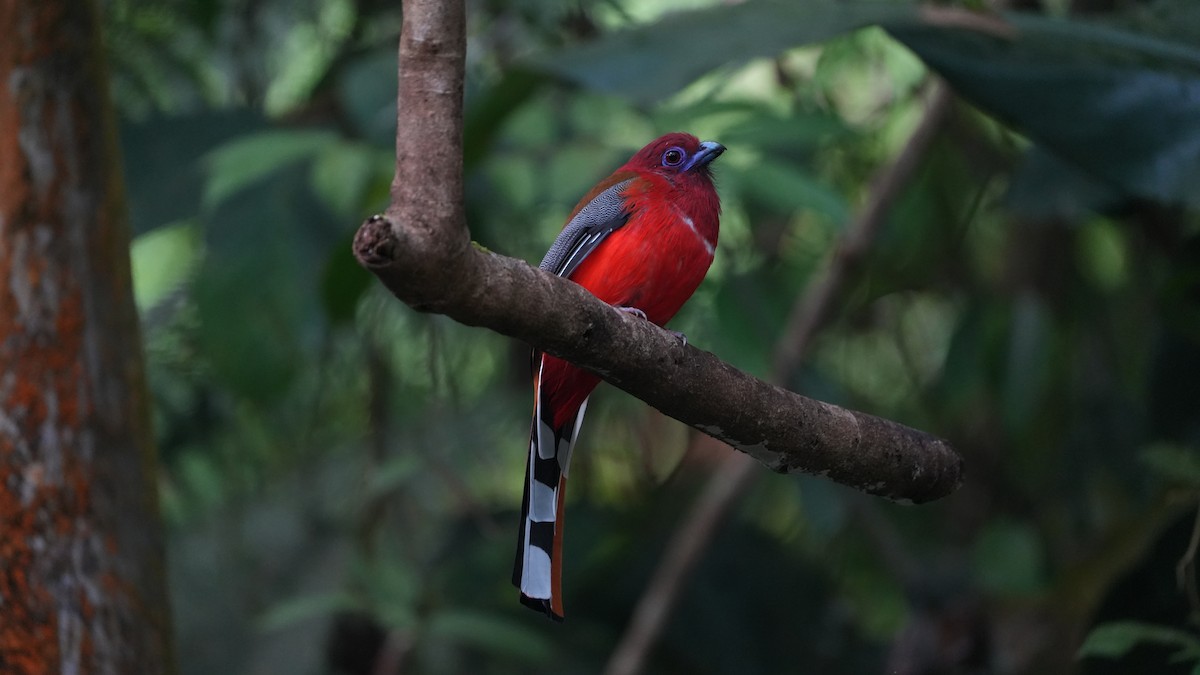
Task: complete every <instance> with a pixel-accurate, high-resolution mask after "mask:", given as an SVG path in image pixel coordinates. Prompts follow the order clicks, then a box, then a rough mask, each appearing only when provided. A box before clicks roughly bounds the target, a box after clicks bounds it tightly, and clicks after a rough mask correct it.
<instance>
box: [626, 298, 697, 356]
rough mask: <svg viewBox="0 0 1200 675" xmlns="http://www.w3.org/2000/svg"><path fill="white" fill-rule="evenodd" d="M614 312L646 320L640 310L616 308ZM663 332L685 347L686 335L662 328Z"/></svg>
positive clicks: (644, 314) (635, 308)
mask: <svg viewBox="0 0 1200 675" xmlns="http://www.w3.org/2000/svg"><path fill="white" fill-rule="evenodd" d="M616 310H617V311H618V312H625V313H626V314H632V315H634V316H636V317H638V318H639V319H645V318H646V313H645V312H643V311H642V310H640V309H638V308H637V307H616ZM663 330H665V331H667V332H668V333H670V334H671V335H674V336H675V339H676V340H679V342H680V343H682V344H683V346H685V347H686V346H687V336H686V335H684V334H683V333H680V332H679V331H677V330H670V329H667V328H664V329H663Z"/></svg>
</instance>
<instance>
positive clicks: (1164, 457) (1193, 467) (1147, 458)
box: [1141, 443, 1200, 488]
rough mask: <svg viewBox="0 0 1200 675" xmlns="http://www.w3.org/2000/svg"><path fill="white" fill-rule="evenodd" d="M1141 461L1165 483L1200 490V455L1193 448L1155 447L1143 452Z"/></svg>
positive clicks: (1162, 445)
mask: <svg viewBox="0 0 1200 675" xmlns="http://www.w3.org/2000/svg"><path fill="white" fill-rule="evenodd" d="M1141 459H1142V461H1143V462H1144V463H1145V464H1146V465H1147V466H1149V467H1150V470H1151V471H1153V472H1154V473H1156V474H1158V476H1159V477H1160V478H1161V479H1162V480H1164V481H1167V482H1169V483H1172V484H1176V485H1178V484H1184V485H1188V486H1191V487H1197V488H1200V454H1198V453H1196V451H1195V450H1193V449H1192V448H1187V447H1183V446H1178V445H1169V444H1165V443H1164V444H1160V445H1153V446H1150V447H1149V448H1146V449H1145V450H1143V451H1142V456H1141Z"/></svg>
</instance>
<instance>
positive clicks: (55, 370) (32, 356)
mask: <svg viewBox="0 0 1200 675" xmlns="http://www.w3.org/2000/svg"><path fill="white" fill-rule="evenodd" d="M96 21H97V17H96V12H95V7H94V5H93V3H92V2H82V1H81V0H0V26H4V37H3V38H2V39H0V523H2V524H3V525H2V526H3V531H2V533H0V672H3V673H6V674H9V675H26V674H28V675H33V674H40V673H161V672H167V671H169V670H170V669H171V668H170V666H171V660H170V647H169V645H170V640H169V635H170V630H169V621H168V613H167V600H166V591H165V580H164V564H163V550H162V536H161V533H160V527H159V523H158V515H157V513H158V509H157V499H156V494H155V489H154V478H155V476H154V468H155V457H154V450H153V443H152V436H151V433H150V426H149V410H148V407H147V398H146V392H145V385H144V380H143V373H142V369H141V368H142V367H141V344H140V339H139V332H138V323H137V315H136V311H135V309H134V305H133V295H132V291H131V286H130V271H129V232H128V227H127V223H126V221H125V216H124V203H123V195H122V189H123V188H122V185H121V182H120V171H119V168H118V167H119V162H118V155H117V150H116V141H115V132H114V125H113V120H112V116H111V112H110V111H111V106H110V104H109V100H108V95H107V93H106V87H107V78H106V76H105V72H104V69H103V66H102V65H101V64H102V53H101V50H100V48H99V40H98V27H97V24H96Z"/></svg>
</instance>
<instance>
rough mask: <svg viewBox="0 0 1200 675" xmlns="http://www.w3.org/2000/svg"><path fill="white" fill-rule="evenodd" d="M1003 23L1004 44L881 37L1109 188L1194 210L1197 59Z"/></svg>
mask: <svg viewBox="0 0 1200 675" xmlns="http://www.w3.org/2000/svg"><path fill="white" fill-rule="evenodd" d="M1005 18H1006V20H1007V21H1008V22H1009V23H1010V24H1011V27H1012V28H1013V29H1014V32H1015V35H1014V36H1013V37H1011V38H1004V37H998V36H995V35H990V34H984V33H981V32H976V31H972V30H966V29H961V28H946V27H938V26H934V25H922V24H918V23H907V24H903V25H901V24H890V25H886V26H885V27H886V28H887V29H888V31H889V32H890V33H891V35H892V36H893V37H895V38H896V39H897V40H899V41H900V42H903V43H904V44H905V45H907V46H908V47H909V48H910V49H912V50H913V51H914V52H916V53H917V55H918V56H920V57H921V58H922V59H923V60H924V61H925V63H926V64H928V65H929V67H930V68H932V69H934V70H936V71H937V72H938V73H939V74H940V75H942V77H944V78H946V80H948V81H949V82H950V84H951V85H952V86H953V87H954V89H955V91H956V92H958V93H959V94H961V95H962V96H964V97H965V98H967V99H968V100H970V101H971V102H973V103H974V104H976V105H977V106H979V107H981V108H983V109H984V110H986V111H987V112H989V113H990V114H992V115H994V116H996V117H998V118H999V119H1001V120H1003V121H1005V122H1007V123H1009V124H1011V125H1013V126H1014V127H1016V128H1017V129H1019V130H1021V131H1022V132H1024V133H1026V134H1028V135H1029V136H1030V137H1031V138H1032V139H1034V140H1035V141H1037V142H1038V143H1039V144H1041V145H1042V146H1043V147H1045V148H1047V149H1049V150H1051V151H1052V152H1054V153H1055V154H1056V155H1058V156H1059V157H1060V158H1062V159H1064V160H1067V161H1068V162H1070V163H1072V164H1074V165H1075V166H1077V167H1079V168H1081V169H1083V170H1084V171H1085V172H1086V173H1087V174H1089V175H1090V176H1092V177H1094V178H1095V179H1096V180H1099V181H1101V182H1102V183H1106V184H1108V185H1109V186H1110V188H1111V189H1116V190H1124V191H1128V192H1130V193H1132V194H1135V195H1138V196H1141V197H1145V198H1150V199H1156V200H1160V201H1165V202H1187V203H1190V204H1200V191H1197V190H1195V186H1196V185H1197V183H1198V182H1200V50H1197V49H1195V48H1193V47H1192V46H1191V45H1189V44H1187V43H1184V42H1173V41H1169V40H1160V39H1155V38H1153V37H1149V36H1147V35H1143V34H1138V33H1136V32H1132V31H1127V30H1120V29H1116V28H1110V27H1108V26H1104V25H1101V24H1098V23H1092V22H1088V21H1082V20H1063V19H1053V18H1048V17H1045V16H1040V15H1025V14H1008V15H1005ZM1084 111H1086V114H1084Z"/></svg>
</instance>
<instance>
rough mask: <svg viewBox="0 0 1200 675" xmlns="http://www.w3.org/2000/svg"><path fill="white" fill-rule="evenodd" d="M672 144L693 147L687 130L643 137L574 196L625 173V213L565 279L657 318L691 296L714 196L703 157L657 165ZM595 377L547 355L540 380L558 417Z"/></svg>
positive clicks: (711, 244) (704, 260) (714, 218)
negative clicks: (686, 165)
mask: <svg viewBox="0 0 1200 675" xmlns="http://www.w3.org/2000/svg"><path fill="white" fill-rule="evenodd" d="M672 148H679V149H681V150H683V151H684V153H685V156H689V155H694V154H695V153H697V152H699V151H700V141H699V140H698V139H696V137H695V136H691V135H689V134H668V135H666V136H663V137H662V138H660V139H658V140H657V141H655V142H653V143H651V144H649V145H647V146H646V147H645V148H643V149H642V151H640V152H639V153H637V154H636V155H634V156H633V157H632V158H631V159H630V160H629V162H627V163H626V164H625V165H624V166H622V167H621V168H620V169H618V170H617V171H616V172H614V173H613V174H612V175H611V176H609V177H608V178H606V179H605V180H603V181H601V182H600V183H599V184H598V185H597V186H596V187H595V188H593V190H592V191H591V192H589V193H588V195H586V196H585V197H584V199H583V200H581V201H580V205H579V206H577V207H576V208H575V211H574V212H573V213H572V216H574V214H575V213H578V212H579V210H580V209H581V208H583V206H584V205H586V204H587V203H588V202H589V201H590V200H591V199H593V198H594V197H595V196H596V195H597V194H599V193H600V192H602V191H604V190H605V189H607V188H609V187H611V186H613V185H616V184H618V183H620V182H622V181H626V180H629V179H632V180H631V181H630V183H629V185H628V186H627V187H626V188H625V189H624V190H623V192H622V194H621V197H622V199H623V200H624V202H625V207H626V209H627V210H628V212H629V213H630V216H629V220H628V222H626V224H625V225H624V226H623V227H621V228H619V229H617V230H616V231H614V232H613V233H612V234H611V235H609V236H608V238H607V239H605V240H604V242H603V243H602V244H601V245H600V246H599V247H597V248H596V250H595V251H593V252H592V253H591V254H590V255H589V256H588V257H587V258H586V259H584V261H583V262H582V263H580V265H579V266H578V267H577V268H576V269H575V271H574V272H573V273H572V274H571V275H570V277H569V278H570V279H571V280H572V281H574V282H575V283H577V284H579V285H580V286H583V287H584V288H586V289H588V290H589V291H591V292H592V294H593V295H595V296H596V297H598V298H600V299H601V300H603V301H604V302H607V303H608V304H610V305H613V306H616V307H634V308H637V309H640V310H642V311H643V312H645V313H646V318H647V319H649V320H650V321H652V322H654V323H655V324H657V325H660V326H661V325H664V324H666V323H667V322H668V321H670V320H671V318H672V317H674V316H675V314H676V313H677V312H678V311H679V309H680V308H681V307H682V306H683V303H684V302H686V301H687V299H688V298H690V297H691V296H692V294H693V293H694V292H695V290H696V288H697V287H698V286H699V285H700V282H701V281H702V280H703V279H704V275H705V274H706V273H707V272H708V268H709V266H710V265H711V264H712V261H713V254H714V253H715V251H716V246H717V235H718V222H719V217H720V202H719V199H718V197H717V191H716V188H715V186H714V185H713V182H712V176H711V174H710V173H709V171H708V167H707V162H706V163H705V164H704V166H701V167H698V168H697V170H695V171H678V170H674V169H673V168H672V167H666V166H663V161H664V160H663V155H664V154H665V153H667V152H669V151H670V150H671V149H672ZM598 383H599V378H597V377H596V376H595V375H592V374H590V373H587V372H585V371H582V370H579V369H577V368H575V367H573V366H570V365H569V364H567V363H566V362H564V361H561V360H559V359H555V358H552V357H547V363H546V366H545V369H544V370H543V374H542V383H541V386H542V387H544V388H546V391H547V393H548V394H549V396H550V400H551V401H552V403H553V405H554V410H555V419H556V420H558V421H565V420H567V419H569V418H571V417H572V416H573V415H574V414H575V412H576V411H577V410H578V409H579V405H580V404H582V403H583V401H584V400H585V399H586V398H587V397H588V395H589V394H591V392H592V390H593V389H594V388H595V387H596V385H597V384H598Z"/></svg>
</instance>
